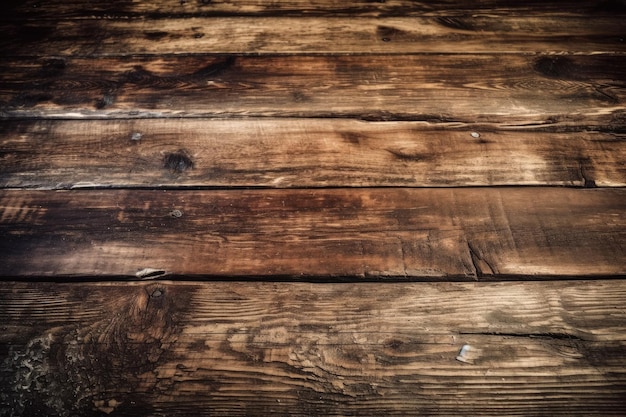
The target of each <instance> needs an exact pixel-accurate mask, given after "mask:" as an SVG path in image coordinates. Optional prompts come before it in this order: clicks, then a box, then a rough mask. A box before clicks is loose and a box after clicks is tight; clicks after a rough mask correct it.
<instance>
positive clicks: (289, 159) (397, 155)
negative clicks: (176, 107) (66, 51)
mask: <svg viewBox="0 0 626 417" xmlns="http://www.w3.org/2000/svg"><path fill="white" fill-rule="evenodd" d="M547 128H550V129H553V130H554V129H556V130H557V131H556V132H549V131H548V132H546V131H541V130H504V129H503V128H501V127H499V126H497V125H463V124H452V123H451V124H443V125H442V126H437V125H435V124H427V123H420V122H362V121H355V120H342V119H272V118H268V119H265V118H261V119H230V120H228V119H217V120H216V119H153V120H146V119H139V120H112V121H100V120H73V121H60V120H47V121H5V122H0V149H1V153H0V187H13V188H43V189H55V188H56V189H67V188H77V187H117V188H122V187H154V186H157V187H164V186H167V187H198V186H204V187H206V186H218V187H232V186H238V187H246V186H253V187H258V186H263V187H276V188H286V187H329V186H330V187H341V186H343V187H348V186H352V187H366V186H437V187H439V186H468V185H471V186H485V185H568V186H587V187H590V186H594V185H595V186H602V187H606V186H626V164H625V162H624V161H626V133H621V134H615V133H610V132H609V133H607V132H589V131H583V132H580V131H579V132H576V131H573V132H572V131H568V129H571V127H568V126H559V124H558V123H557V124H555V125H553V126H548V127H547ZM558 129H562V131H558Z"/></svg>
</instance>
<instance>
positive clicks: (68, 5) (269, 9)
mask: <svg viewBox="0 0 626 417" xmlns="http://www.w3.org/2000/svg"><path fill="white" fill-rule="evenodd" d="M3 6H4V7H5V14H3V18H4V19H11V18H13V19H16V18H17V19H38V20H40V19H49V20H55V19H60V18H85V17H99V18H138V17H147V16H150V17H157V16H158V17H171V16H229V15H231V16H232V15H239V16H242V15H243V16H246V15H254V16H266V15H281V16H285V15H286V16H311V15H314V16H315V15H321V16H350V17H354V16H441V15H444V16H464V17H465V16H467V15H475V14H478V15H485V14H486V15H490V16H493V15H512V14H513V15H521V16H533V15H536V14H541V15H558V16H571V15H576V16H580V15H590V16H594V17H595V16H598V15H617V14H624V13H626V6H625V4H624V2H623V1H621V0H617V1H605V0H591V1H590V0H573V1H567V2H563V1H558V0H556V1H555V0H552V1H524V2H511V1H507V0H480V1H471V2H470V1H465V2H459V1H449V0H429V1H414V0H383V1H368V0H361V1H350V2H346V1H341V0H316V1H310V0H281V1H271V2H268V1H263V0H238V1H229V0H200V1H192V0H182V1H170V0H152V1H142V2H138V1H131V0H110V1H107V2H93V1H89V0H47V1H45V2H42V1H40V0H5V1H4V2H3Z"/></svg>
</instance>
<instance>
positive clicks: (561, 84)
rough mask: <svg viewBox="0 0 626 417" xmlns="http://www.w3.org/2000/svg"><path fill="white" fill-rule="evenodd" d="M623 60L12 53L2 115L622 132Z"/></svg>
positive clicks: (0, 96) (1, 84) (3, 83)
mask: <svg viewBox="0 0 626 417" xmlns="http://www.w3.org/2000/svg"><path fill="white" fill-rule="evenodd" d="M625 66H626V57H610V56H603V55H598V56H571V57H550V56H538V57H531V56H508V55H455V56H453V57H452V56H450V55H406V56H381V55H368V56H335V57H329V56H239V57H235V56H212V55H211V56H197V55H196V56H167V57H161V58H157V57H136V58H132V59H128V58H99V59H97V60H94V59H88V58H76V59H61V58H50V59H7V60H5V61H3V62H2V63H0V73H3V74H4V78H3V79H2V80H0V116H3V117H11V118H22V117H28V118H32V117H58V118H84V117H98V118H105V117H106V118H127V117H137V118H138V117H164V116H170V117H174V116H176V117H198V116H211V117H215V116H222V117H226V116H228V117H238V116H246V117H250V116H264V117H270V116H275V117H333V118H340V117H356V118H361V119H368V120H387V119H409V120H426V121H436V122H442V121H444V122H445V121H466V122H496V123H508V124H525V125H527V124H542V123H553V122H569V123H578V124H582V125H583V126H589V125H597V126H605V127H606V126H608V128H609V129H612V130H618V131H620V130H622V131H623V126H624V118H625V113H626V111H625V109H626V107H625V104H624V103H625V102H626V80H625V79H624V71H623V68H624V67H625ZM538 90H539V91H541V94H538Z"/></svg>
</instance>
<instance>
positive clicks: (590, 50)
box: [0, 16, 626, 57]
mask: <svg viewBox="0 0 626 417" xmlns="http://www.w3.org/2000/svg"><path fill="white" fill-rule="evenodd" d="M623 22H624V18H623V17H619V16H601V17H596V18H594V19H593V20H590V19H589V18H587V17H581V16H572V17H551V16H536V17H532V18H528V17H508V16H507V17H498V16H462V17H445V16H442V17H405V16H403V17H388V18H375V17H374V18H373V17H332V18H328V17H308V16H303V17H284V16H279V17H262V16H251V17H247V16H238V17H221V18H215V17H213V18H211V17H187V18H167V19H156V18H149V19H148V18H147V19H139V20H137V19H135V20H128V19H125V20H124V19H82V20H73V19H67V20H61V19H59V20H55V21H46V20H42V21H33V22H30V21H27V22H24V21H13V22H0V54H2V55H5V56H30V57H32V56H41V55H52V56H98V57H101V56H128V55H138V54H141V55H164V54H184V55H188V54H207V53H212V54H224V53H229V54H254V55H256V54H289V55H302V54H324V55H328V54H371V53H380V54H383V53H384V54H403V55H404V54H418V53H445V54H454V53H457V54H458V53H462V54H469V53H471V54H496V53H506V54H512V53H524V54H527V53H533V54H536V53H537V52H540V53H542V54H599V53H602V54H619V55H624V54H626V42H625V41H624V39H626V34H625V33H624V23H623Z"/></svg>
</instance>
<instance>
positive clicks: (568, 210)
mask: <svg viewBox="0 0 626 417" xmlns="http://www.w3.org/2000/svg"><path fill="white" fill-rule="evenodd" d="M0 195H1V198H0V234H2V236H3V239H2V240H1V241H0V253H2V254H3V258H4V259H3V263H2V265H0V275H5V276H24V277H27V276H75V277H78V276H81V275H87V276H98V277H107V276H117V275H121V276H130V277H135V276H136V277H139V278H143V277H145V276H147V275H157V276H159V275H167V274H174V275H201V276H207V277H211V276H213V277H215V276H247V275H255V276H264V277H283V276H284V277H307V276H325V277H342V276H346V277H365V278H376V279H378V278H380V279H384V278H385V277H400V278H405V279H425V278H428V279H440V278H443V277H456V278H460V279H464V278H467V279H473V278H481V279H499V278H502V277H507V276H510V275H538V276H555V277H559V276H587V275H594V276H596V275H612V274H616V275H624V274H626V251H625V249H626V248H625V246H626V216H624V213H625V212H626V190H624V189H587V190H585V189H567V188H549V187H542V188H458V189H398V188H389V189H385V188H383V189H380V188H379V189H349V188H348V189H312V190H302V189H300V190H236V189H235V190H204V191H202V190H195V191H193V192H189V191H174V190H75V191H59V192H55V191H26V190H20V191H18V190H15V191H2V192H0ZM153 270H156V271H153ZM152 272H154V273H152Z"/></svg>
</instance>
